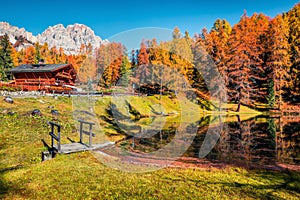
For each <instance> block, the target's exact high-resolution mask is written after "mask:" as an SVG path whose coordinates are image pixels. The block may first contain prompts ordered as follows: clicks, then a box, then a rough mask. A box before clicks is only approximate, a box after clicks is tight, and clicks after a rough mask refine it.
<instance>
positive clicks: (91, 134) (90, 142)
mask: <svg viewBox="0 0 300 200" xmlns="http://www.w3.org/2000/svg"><path fill="white" fill-rule="evenodd" d="M92 126H93V124H90V130H89V132H90V141H89V147H92V136H93V133H92Z"/></svg>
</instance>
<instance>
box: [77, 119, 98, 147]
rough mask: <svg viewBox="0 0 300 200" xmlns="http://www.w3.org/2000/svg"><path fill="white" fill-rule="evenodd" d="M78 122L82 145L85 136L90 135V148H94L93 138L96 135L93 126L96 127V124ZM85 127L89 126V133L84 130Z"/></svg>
mask: <svg viewBox="0 0 300 200" xmlns="http://www.w3.org/2000/svg"><path fill="white" fill-rule="evenodd" d="M78 122H79V123H80V126H79V134H80V143H83V134H85V135H88V136H89V145H88V146H89V147H92V137H95V134H94V133H93V132H92V128H93V125H95V123H93V122H87V121H83V120H78ZM84 125H88V127H89V128H88V131H86V130H83V128H84V127H83V126H84Z"/></svg>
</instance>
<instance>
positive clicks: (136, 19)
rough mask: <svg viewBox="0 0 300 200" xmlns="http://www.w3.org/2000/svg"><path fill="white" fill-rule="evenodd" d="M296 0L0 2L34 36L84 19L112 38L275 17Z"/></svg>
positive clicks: (0, 13) (0, 15)
mask: <svg viewBox="0 0 300 200" xmlns="http://www.w3.org/2000/svg"><path fill="white" fill-rule="evenodd" d="M297 2H298V1H296V0H273V1H269V0H231V1H230V0H228V1H225V0H222V1H220V0H215V1H212V0H210V1H209V0H207V1H200V0H181V1H176V0H172V1H162V0H161V1H159V0H151V1H146V0H140V1H135V0H128V1H115V0H109V1H95V0H94V1H90V0H80V1H79V0H73V1H62V0H61V1H58V0H52V1H46V0H45V1H41V0H39V1H38V0H31V1H30V0H28V1H26V0H23V1H19V0H15V1H8V0H6V1H1V2H0V21H7V22H9V23H10V24H11V25H14V26H18V27H24V28H25V29H26V30H27V31H30V32H32V33H33V34H34V35H37V34H38V33H41V32H42V31H44V30H45V29H46V28H47V27H49V26H53V25H55V24H58V23H61V24H64V25H65V26H66V25H68V24H74V23H81V24H86V25H87V26H89V27H91V28H92V29H93V30H94V31H95V33H96V34H97V35H98V36H100V37H101V38H103V39H105V38H109V37H111V36H113V35H115V34H118V33H120V32H122V31H126V30H130V29H134V28H142V27H160V28H167V29H173V28H174V27H175V26H178V27H179V28H180V30H181V31H182V32H184V31H185V30H188V31H189V32H190V35H192V36H193V35H194V34H195V33H199V32H200V30H201V29H202V28H203V27H206V28H208V29H210V28H211V26H212V25H213V22H214V21H215V20H216V19H217V18H220V19H226V20H227V21H229V22H230V24H232V25H233V24H235V23H237V22H238V21H239V19H240V16H241V15H242V14H243V11H244V9H246V10H247V13H248V15H252V14H253V13H254V12H257V13H260V12H263V13H264V14H266V15H268V16H271V17H274V16H275V15H277V14H279V13H282V12H286V11H288V10H289V9H291V8H292V7H293V6H294V5H295V4H296V3H297Z"/></svg>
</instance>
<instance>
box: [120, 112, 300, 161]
mask: <svg viewBox="0 0 300 200" xmlns="http://www.w3.org/2000/svg"><path fill="white" fill-rule="evenodd" d="M212 118H216V119H217V117H216V116H203V117H202V118H201V119H200V120H199V121H198V122H197V123H195V122H194V123H191V124H185V125H184V126H182V124H181V126H180V124H179V123H176V122H168V120H167V121H166V122H165V123H164V126H163V129H162V130H159V131H158V129H155V128H153V127H152V128H151V127H148V128H147V130H146V131H145V130H143V128H140V130H142V131H143V132H148V133H150V134H148V135H147V134H146V135H147V137H141V136H139V137H133V136H132V135H128V139H127V140H125V141H123V142H121V143H120V146H121V147H122V148H124V149H126V150H128V151H132V152H144V153H149V152H155V151H157V150H159V149H162V148H164V147H165V146H167V145H168V144H170V143H172V140H174V138H175V136H176V134H178V129H181V130H180V131H181V132H182V131H183V132H185V135H184V134H183V136H182V137H181V139H179V140H182V141H179V140H178V139H177V141H179V142H177V147H174V148H173V150H175V148H181V147H180V146H181V145H179V146H178V144H183V143H184V142H185V141H186V140H187V137H189V136H190V135H191V133H193V132H196V133H197V134H193V136H191V137H189V138H188V140H190V141H191V144H188V148H187V149H186V150H184V154H183V155H184V156H188V157H197V158H198V157H200V158H201V155H202V154H203V152H202V154H201V151H200V149H201V147H202V146H203V145H204V144H203V142H204V140H205V137H206V136H207V134H210V133H208V132H207V131H208V129H209V127H213V128H214V129H215V130H217V132H218V134H219V135H218V134H217V137H215V138H214V139H216V138H217V140H216V141H211V144H210V145H211V146H212V147H213V148H212V149H211V151H209V153H208V154H207V155H206V156H205V159H208V160H210V161H218V162H224V163H229V164H242V165H247V166H251V165H256V166H260V165H261V166H264V165H268V166H276V165H278V164H292V165H300V117H299V116H289V117H287V116H284V117H271V116H257V117H255V118H252V119H248V120H244V121H242V120H241V119H242V116H233V117H231V122H224V123H222V124H221V123H218V120H213V123H212V122H211V120H212ZM209 124H210V125H209ZM151 129H153V130H151ZM133 135H134V134H133ZM180 142H181V143H180ZM209 142H210V141H209ZM183 146H184V145H183ZM176 150H177V149H176Z"/></svg>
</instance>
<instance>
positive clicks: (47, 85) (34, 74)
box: [11, 64, 76, 92]
mask: <svg viewBox="0 0 300 200" xmlns="http://www.w3.org/2000/svg"><path fill="white" fill-rule="evenodd" d="M11 73H12V75H13V76H14V86H16V87H20V88H21V89H22V90H25V91H26V90H41V91H48V92H49V91H63V90H71V87H72V86H74V84H75V79H76V71H75V69H74V68H73V66H72V65H71V64H26V65H20V66H18V67H16V68H13V69H12V70H11Z"/></svg>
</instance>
